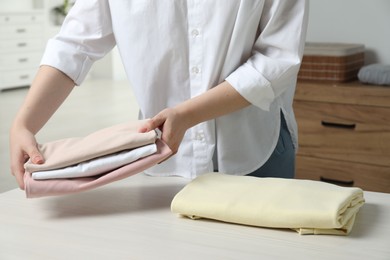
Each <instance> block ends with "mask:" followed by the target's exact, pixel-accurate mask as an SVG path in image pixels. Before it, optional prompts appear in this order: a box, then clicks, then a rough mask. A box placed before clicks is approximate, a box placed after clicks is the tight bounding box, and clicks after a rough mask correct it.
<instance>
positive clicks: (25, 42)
mask: <svg viewBox="0 0 390 260" xmlns="http://www.w3.org/2000/svg"><path fill="white" fill-rule="evenodd" d="M44 47H45V45H44V42H43V40H42V39H41V38H27V39H10V40H4V39H3V40H0V53H10V52H25V51H34V50H43V49H44Z"/></svg>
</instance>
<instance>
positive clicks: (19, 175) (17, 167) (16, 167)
mask: <svg viewBox="0 0 390 260" xmlns="http://www.w3.org/2000/svg"><path fill="white" fill-rule="evenodd" d="M24 162H25V159H24V156H23V155H21V156H18V157H17V159H16V160H12V161H11V173H12V175H14V176H15V179H16V182H17V183H18V185H19V187H20V189H22V190H24V180H23V176H24V167H23V165H24Z"/></svg>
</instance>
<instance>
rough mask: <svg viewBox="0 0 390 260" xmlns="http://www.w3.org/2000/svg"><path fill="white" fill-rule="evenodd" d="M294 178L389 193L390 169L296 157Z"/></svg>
mask: <svg viewBox="0 0 390 260" xmlns="http://www.w3.org/2000/svg"><path fill="white" fill-rule="evenodd" d="M296 178H297V179H309V180H317V181H325V182H329V183H334V184H337V185H340V186H347V187H352V186H354V187H359V188H362V189H363V190H367V191H377V192H387V193H390V168H389V167H382V166H375V165H368V164H361V163H347V162H343V161H336V160H327V159H320V158H312V157H305V156H297V161H296Z"/></svg>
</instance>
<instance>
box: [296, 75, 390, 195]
mask: <svg viewBox="0 0 390 260" xmlns="http://www.w3.org/2000/svg"><path fill="white" fill-rule="evenodd" d="M294 111H295V114H296V118H297V122H298V129H299V141H298V142H299V148H298V156H297V165H296V176H297V178H300V179H314V180H322V181H326V182H331V183H336V184H339V185H344V186H357V187H360V188H362V189H364V190H369V191H379V192H390V88H389V87H379V86H369V85H362V84H360V83H357V82H353V83H345V84H331V83H313V82H298V85H297V90H296V95H295V100H294Z"/></svg>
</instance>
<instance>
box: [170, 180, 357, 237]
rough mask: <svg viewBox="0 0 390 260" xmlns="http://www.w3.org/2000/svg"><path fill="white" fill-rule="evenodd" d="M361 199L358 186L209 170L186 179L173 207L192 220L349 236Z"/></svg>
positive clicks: (173, 209)
mask: <svg viewBox="0 0 390 260" xmlns="http://www.w3.org/2000/svg"><path fill="white" fill-rule="evenodd" d="M363 204H364V197H363V191H362V190H361V189H360V188H346V187H340V186H336V185H333V184H329V183H324V182H318V181H309V180H298V179H282V178H257V177H250V176H234V175H225V174H221V173H208V174H205V175H202V176H200V177H197V178H196V179H194V180H193V181H191V182H190V183H189V184H187V185H186V186H185V187H184V188H183V189H182V190H181V191H180V192H179V193H178V194H177V195H176V196H175V197H174V199H173V201H172V204H171V210H172V212H174V213H179V214H180V215H182V216H186V217H189V218H192V219H200V218H208V219H214V220H220V221H224V222H230V223H237V224H244V225H251V226H259V227H268V228H287V229H293V230H295V231H297V232H298V233H299V234H329V235H347V234H349V233H350V231H351V230H352V227H353V224H354V221H355V216H356V214H357V213H358V211H359V209H360V207H361V206H362V205H363Z"/></svg>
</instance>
